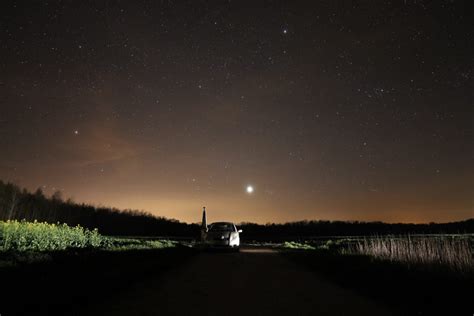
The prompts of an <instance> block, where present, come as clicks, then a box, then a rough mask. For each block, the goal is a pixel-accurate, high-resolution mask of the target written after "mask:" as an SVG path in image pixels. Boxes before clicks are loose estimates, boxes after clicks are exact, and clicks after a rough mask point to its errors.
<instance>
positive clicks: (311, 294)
mask: <svg viewBox="0 0 474 316" xmlns="http://www.w3.org/2000/svg"><path fill="white" fill-rule="evenodd" d="M157 275H159V274H157ZM84 314H87V315H104V314H107V315H137V316H138V315H220V316H222V315H389V314H390V313H389V312H388V311H387V310H385V309H384V308H382V307H381V306H378V305H376V304H375V303H374V302H372V301H369V300H368V299H366V298H364V297H361V296H359V295H357V294H355V293H352V292H350V291H348V290H346V289H343V288H340V287H338V286H337V285H334V284H332V283H330V282H328V281H325V280H324V277H323V276H320V275H318V274H316V273H314V272H311V271H307V270H306V269H305V268H304V267H302V266H300V265H298V264H296V263H294V262H292V261H290V260H288V259H287V258H285V257H284V256H282V255H280V254H278V253H277V252H274V251H272V250H269V249H242V251H241V252H240V253H206V252H204V253H201V254H198V255H196V256H195V257H193V258H192V259H191V260H190V261H189V262H188V263H186V264H184V265H182V266H180V267H178V268H176V269H173V270H171V271H169V272H168V273H166V275H165V276H160V277H154V276H153V275H151V276H150V278H148V279H147V280H146V281H144V282H141V283H139V284H136V285H135V286H134V287H133V288H130V290H129V291H127V292H126V293H123V294H122V296H121V297H114V298H113V299H111V300H109V301H105V302H104V304H103V305H102V306H101V307H99V308H97V307H94V309H93V310H86V311H84Z"/></svg>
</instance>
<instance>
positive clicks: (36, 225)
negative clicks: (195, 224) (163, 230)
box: [0, 221, 177, 267]
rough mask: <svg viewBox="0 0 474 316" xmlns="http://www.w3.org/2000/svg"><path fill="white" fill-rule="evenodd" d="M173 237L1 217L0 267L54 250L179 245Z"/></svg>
mask: <svg viewBox="0 0 474 316" xmlns="http://www.w3.org/2000/svg"><path fill="white" fill-rule="evenodd" d="M176 245H177V242H174V241H170V240H152V239H134V238H119V237H109V236H103V235H101V234H99V232H98V231H97V230H88V229H85V228H83V227H81V226H79V225H78V226H75V227H71V226H68V225H66V224H59V223H58V224H50V223H40V222H36V221H35V222H27V221H0V267H8V266H14V265H17V264H21V263H32V262H40V261H48V260H51V259H52V254H54V253H60V252H72V251H74V252H77V251H108V252H111V251H112V252H124V251H135V250H155V249H164V248H173V247H176Z"/></svg>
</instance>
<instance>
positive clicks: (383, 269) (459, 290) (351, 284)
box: [280, 250, 474, 316]
mask: <svg viewBox="0 0 474 316" xmlns="http://www.w3.org/2000/svg"><path fill="white" fill-rule="evenodd" d="M280 254H281V255H283V256H285V257H287V258H288V259H290V260H292V261H294V262H296V263H298V264H300V265H301V266H303V267H306V268H308V269H309V270H311V271H312V272H313V273H315V274H317V275H318V276H319V277H321V278H323V279H325V280H327V281H329V282H333V283H336V284H338V285H339V286H342V287H344V288H346V289H348V290H350V291H352V292H355V293H357V294H359V295H362V296H365V297H367V298H370V299H372V300H374V301H375V302H377V303H379V304H380V305H382V306H386V307H387V308H388V309H389V310H391V311H392V312H393V313H394V314H395V315H445V316H446V315H453V316H454V315H468V316H472V315H474V300H473V294H474V276H473V275H466V274H458V273H453V272H450V271H446V270H443V269H441V268H439V267H419V266H418V267H417V266H412V267H409V266H407V265H404V264H400V263H393V262H387V261H381V260H378V259H373V258H370V257H368V256H354V255H340V254H335V253H332V252H330V251H305V250H299V251H298V250H296V251H281V252H280ZM343 303H344V298H341V304H343Z"/></svg>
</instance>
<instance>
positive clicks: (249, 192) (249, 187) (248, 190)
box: [246, 185, 254, 194]
mask: <svg viewBox="0 0 474 316" xmlns="http://www.w3.org/2000/svg"><path fill="white" fill-rule="evenodd" d="M246 191H247V193H248V194H252V193H253V191H254V189H253V186H251V185H248V186H247V189H246Z"/></svg>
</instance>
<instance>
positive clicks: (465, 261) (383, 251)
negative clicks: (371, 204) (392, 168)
mask: <svg viewBox="0 0 474 316" xmlns="http://www.w3.org/2000/svg"><path fill="white" fill-rule="evenodd" d="M281 248H282V249H286V250H289V249H293V250H295V249H296V250H314V251H323V252H327V253H331V254H334V255H348V256H350V255H360V256H367V257H370V258H374V259H377V260H380V261H386V262H394V263H401V264H404V265H407V266H411V267H415V266H416V267H437V268H444V269H447V270H449V271H452V272H456V273H458V272H460V273H467V274H473V273H474V257H473V248H474V235H471V234H465V235H424V236H418V235H413V236H411V235H403V236H371V237H344V238H337V237H334V238H327V239H318V240H311V241H299V242H294V241H291V242H288V241H287V242H284V243H282V244H281Z"/></svg>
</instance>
